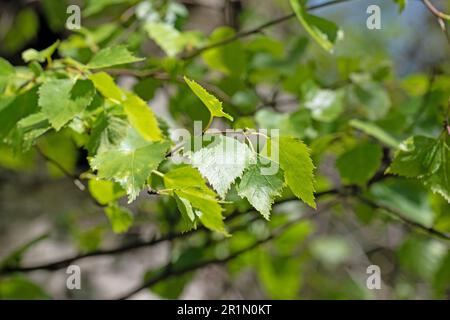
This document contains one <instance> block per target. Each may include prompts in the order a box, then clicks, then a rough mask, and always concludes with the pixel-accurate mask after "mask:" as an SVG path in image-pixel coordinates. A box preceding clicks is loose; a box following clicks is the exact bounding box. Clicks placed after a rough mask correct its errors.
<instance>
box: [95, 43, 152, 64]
mask: <svg viewBox="0 0 450 320" xmlns="http://www.w3.org/2000/svg"><path fill="white" fill-rule="evenodd" d="M142 60H145V59H144V58H138V57H135V56H133V54H132V53H131V52H130V51H128V49H127V47H126V46H124V45H119V46H115V47H108V48H105V49H102V50H100V51H99V52H98V53H97V54H96V55H95V56H94V57H92V59H91V61H89V63H88V64H87V67H88V68H89V69H100V68H109V67H112V66H116V65H120V64H127V63H133V62H138V61H142Z"/></svg>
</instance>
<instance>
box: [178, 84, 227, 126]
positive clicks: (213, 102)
mask: <svg viewBox="0 0 450 320" xmlns="http://www.w3.org/2000/svg"><path fill="white" fill-rule="evenodd" d="M184 81H186V83H187V84H188V86H189V88H191V90H192V92H194V93H195V95H196V96H197V97H198V98H199V99H200V100H201V101H202V102H203V104H204V105H205V106H206V107H207V108H208V110H209V112H210V113H211V117H210V120H209V123H211V121H212V119H213V117H225V118H227V119H228V120H230V121H233V117H232V116H230V115H229V114H228V113H225V112H223V109H222V102H221V101H219V100H218V99H217V98H216V97H215V96H213V95H212V94H210V93H209V92H208V91H206V90H205V89H204V88H203V87H202V86H201V85H199V84H198V83H197V82H195V81H194V80H190V79H188V78H187V77H184ZM208 126H209V125H208ZM208 126H207V127H208Z"/></svg>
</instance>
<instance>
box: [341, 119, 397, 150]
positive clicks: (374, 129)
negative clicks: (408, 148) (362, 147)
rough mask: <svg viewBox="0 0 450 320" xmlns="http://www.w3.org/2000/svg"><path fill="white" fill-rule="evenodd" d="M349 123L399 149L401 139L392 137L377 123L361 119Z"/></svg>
mask: <svg viewBox="0 0 450 320" xmlns="http://www.w3.org/2000/svg"><path fill="white" fill-rule="evenodd" d="M349 124H350V125H351V126H352V127H353V128H356V129H358V130H361V131H362V132H364V133H366V134H368V135H369V136H372V137H374V138H376V139H377V140H379V141H380V142H382V143H383V144H385V145H386V146H388V147H391V148H394V149H399V148H400V147H401V146H400V141H398V140H397V139H395V138H394V137H392V136H391V135H390V134H389V133H387V132H386V131H384V130H383V129H381V128H380V127H378V126H377V125H376V124H373V123H370V122H364V121H360V120H350V122H349Z"/></svg>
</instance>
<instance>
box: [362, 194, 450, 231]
mask: <svg viewBox="0 0 450 320" xmlns="http://www.w3.org/2000/svg"><path fill="white" fill-rule="evenodd" d="M357 198H358V199H359V200H361V201H362V202H363V203H365V204H367V205H368V206H370V207H372V208H373V209H383V210H385V211H387V212H389V213H390V214H392V215H393V216H395V217H396V218H398V219H400V220H401V221H402V222H404V223H405V224H407V225H409V226H411V227H413V228H416V229H420V230H422V231H424V232H425V233H427V234H430V235H432V236H435V237H438V238H440V239H444V240H450V235H449V234H447V233H444V232H441V231H439V230H436V229H434V228H432V227H427V226H424V225H423V224H420V223H418V222H416V221H414V220H411V219H409V218H407V217H405V215H404V214H403V213H402V212H400V211H399V210H397V209H395V208H392V207H390V206H387V205H384V204H380V203H377V202H375V201H373V200H370V199H368V198H365V197H363V196H361V195H358V196H357Z"/></svg>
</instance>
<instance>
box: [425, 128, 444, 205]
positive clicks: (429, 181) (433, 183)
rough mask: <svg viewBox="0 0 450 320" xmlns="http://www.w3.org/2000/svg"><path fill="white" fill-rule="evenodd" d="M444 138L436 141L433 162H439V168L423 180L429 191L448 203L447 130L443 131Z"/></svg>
mask: <svg viewBox="0 0 450 320" xmlns="http://www.w3.org/2000/svg"><path fill="white" fill-rule="evenodd" d="M444 135H445V136H444V138H442V137H441V138H440V139H439V141H438V146H437V151H436V156H435V159H434V161H433V162H434V163H435V164H440V166H439V168H438V169H437V170H436V172H434V173H433V174H432V175H431V176H429V177H428V178H426V179H425V180H424V183H425V185H426V186H429V187H430V188H431V191H433V192H435V193H438V194H440V195H441V196H442V197H444V198H445V199H446V200H447V201H448V202H449V203H450V144H449V140H450V138H449V136H448V135H447V132H444Z"/></svg>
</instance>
